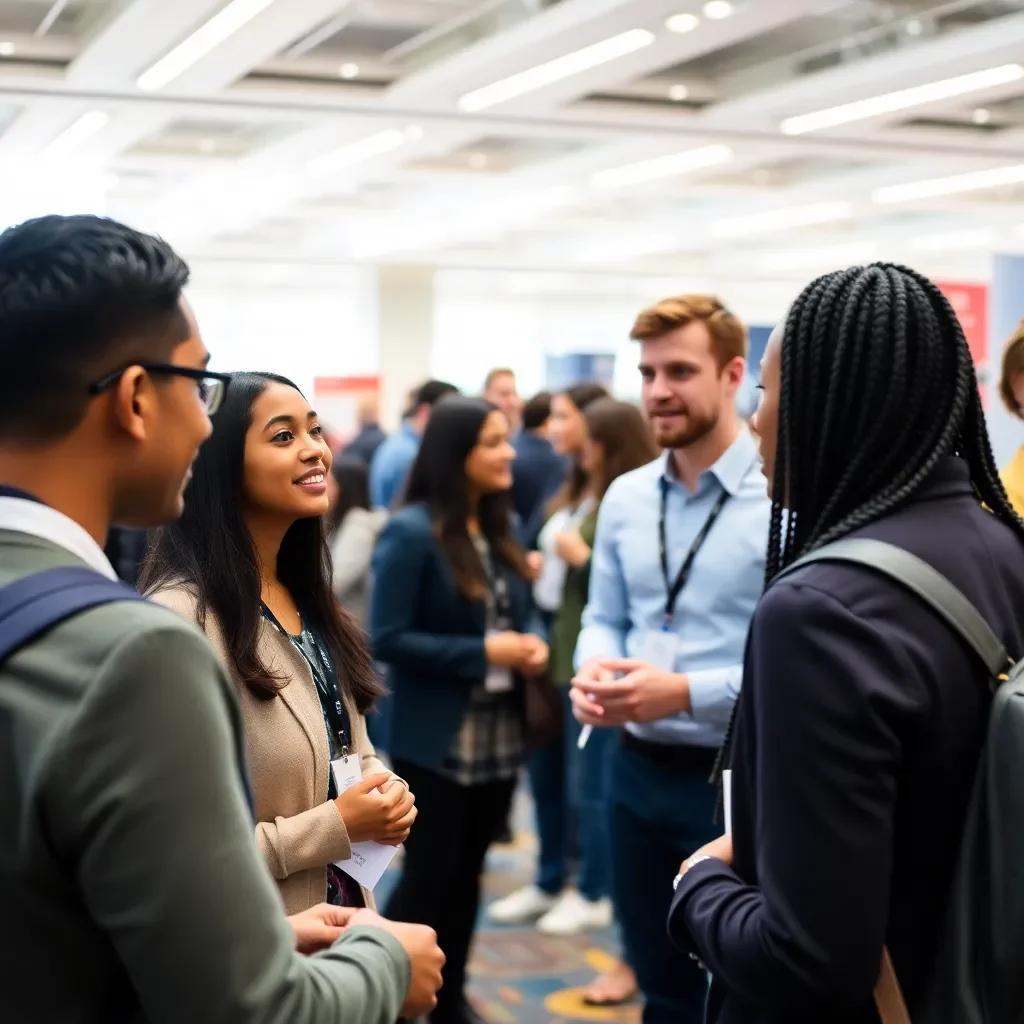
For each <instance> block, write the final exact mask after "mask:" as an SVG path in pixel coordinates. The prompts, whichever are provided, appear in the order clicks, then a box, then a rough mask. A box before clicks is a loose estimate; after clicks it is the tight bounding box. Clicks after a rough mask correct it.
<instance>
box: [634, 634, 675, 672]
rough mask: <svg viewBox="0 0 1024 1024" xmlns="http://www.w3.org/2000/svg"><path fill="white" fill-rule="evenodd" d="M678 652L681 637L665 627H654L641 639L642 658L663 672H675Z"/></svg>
mask: <svg viewBox="0 0 1024 1024" xmlns="http://www.w3.org/2000/svg"><path fill="white" fill-rule="evenodd" d="M678 654H679V637H678V636H677V635H676V634H675V633H669V632H667V631H666V630H664V629H652V630H650V631H649V632H647V633H644V636H643V639H642V640H641V641H640V660H641V661H646V662H647V664H648V665H650V666H651V667H652V668H657V669H661V671H662V672H675V670H676V656H677V655H678Z"/></svg>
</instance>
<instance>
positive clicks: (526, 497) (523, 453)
mask: <svg viewBox="0 0 1024 1024" xmlns="http://www.w3.org/2000/svg"><path fill="white" fill-rule="evenodd" d="M550 419H551V392H550V391H541V392H539V393H538V394H536V395H534V396H533V398H531V399H530V400H529V401H528V402H527V403H526V405H524V406H523V429H522V430H521V431H520V432H519V434H518V436H517V437H516V438H515V440H514V442H513V446H514V447H515V450H516V457H515V461H514V462H513V463H512V505H513V507H514V508H515V510H516V514H517V515H518V516H519V521H520V523H521V524H527V523H531V522H533V520H534V519H535V518H536V517H537V516H538V514H539V513H540V509H541V507H542V506H543V505H544V502H546V501H548V500H549V499H550V498H551V497H553V496H554V494H555V492H556V491H557V490H558V488H559V486H560V485H561V483H562V480H563V478H564V477H565V470H566V461H565V459H564V458H563V457H562V456H561V455H559V454H558V453H557V452H556V451H555V449H554V446H553V445H552V444H551V439H550V437H549V430H548V424H549V422H550Z"/></svg>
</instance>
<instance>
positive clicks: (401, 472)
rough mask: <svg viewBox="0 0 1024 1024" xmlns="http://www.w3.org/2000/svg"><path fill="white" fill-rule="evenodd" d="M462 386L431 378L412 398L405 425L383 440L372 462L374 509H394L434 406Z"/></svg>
mask: <svg viewBox="0 0 1024 1024" xmlns="http://www.w3.org/2000/svg"><path fill="white" fill-rule="evenodd" d="M458 393H459V389H458V388H457V387H455V385H454V384H448V383H446V382H445V381H443V380H428V381H427V382H426V384H424V385H423V386H422V387H421V388H420V389H419V390H418V391H417V392H416V395H415V397H414V399H413V407H412V409H411V410H410V412H409V415H408V416H406V418H405V419H404V420H403V421H402V426H401V427H400V428H399V429H398V431H396V432H395V433H394V434H392V435H391V437H389V438H388V439H387V440H386V441H384V442H383V443H382V444H381V445H380V447H379V448H378V449H377V451H376V452H375V453H374V456H373V461H372V462H371V463H370V503H371V504H372V505H373V507H374V508H391V507H392V506H393V505H394V503H395V501H396V499H397V498H398V497H399V495H400V494H401V493H402V488H403V487H404V486H405V479H406V477H407V476H408V475H409V470H410V469H412V464H413V462H415V461H416V453H417V452H418V451H419V450H420V438H421V437H422V436H423V431H424V430H425V429H426V427H427V421H428V420H429V419H430V414H431V412H432V411H433V408H434V406H435V405H436V404H437V403H438V402H439V401H440V400H441V399H442V398H444V396H445V395H456V394H458Z"/></svg>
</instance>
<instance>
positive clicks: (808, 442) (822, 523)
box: [715, 263, 1024, 776]
mask: <svg viewBox="0 0 1024 1024" xmlns="http://www.w3.org/2000/svg"><path fill="white" fill-rule="evenodd" d="M949 455H958V456H960V457H961V458H962V459H963V460H964V461H965V462H966V463H967V465H968V467H969V470H970V476H971V482H972V483H973V485H974V490H975V492H976V493H977V495H978V498H979V499H980V500H981V501H982V502H984V503H985V505H987V506H988V508H989V509H990V510H991V511H992V513H993V514H994V515H996V516H997V517H998V518H999V519H1001V520H1003V522H1005V523H1006V524H1007V525H1009V526H1010V527H1011V528H1012V529H1014V530H1015V531H1017V533H1018V534H1019V535H1020V536H1021V538H1022V539H1024V522H1022V521H1021V520H1020V519H1019V518H1018V516H1017V514H1016V513H1015V512H1014V510H1013V507H1012V506H1011V505H1010V502H1009V500H1008V499H1007V497H1006V491H1005V490H1004V489H1003V485H1002V483H1001V482H1000V479H999V472H998V470H997V468H996V464H995V459H994V458H993V456H992V446H991V444H990V442H989V437H988V431H987V429H986V427H985V418H984V414H983V412H982V407H981V398H980V395H979V393H978V382H977V379H976V377H975V373H974V362H973V359H972V358H971V353H970V350H969V348H968V346H967V341H966V339H965V338H964V334H963V330H962V329H961V327H960V322H959V320H957V317H956V314H955V313H954V312H953V308H952V306H950V304H949V302H948V301H947V300H946V297H945V296H944V295H943V294H942V292H940V291H939V289H938V288H937V287H936V286H935V285H934V284H933V283H932V282H931V281H929V280H928V279H927V278H926V277H923V276H922V275H921V274H918V273H917V272H916V271H913V270H910V269H908V268H907V267H902V266H897V265H895V264H891V263H874V264H872V265H871V266H868V267H852V268H850V269H849V270H839V271H836V272H834V273H831V274H826V275H825V276H824V277H819V278H818V279H817V280H816V281H812V282H811V284H809V285H808V286H807V287H806V288H805V289H804V290H803V292H802V293H801V294H800V295H799V297H798V298H797V300H796V301H795V302H794V303H793V305H792V306H791V307H790V310H789V315H788V316H787V318H786V326H785V333H784V335H783V340H782V372H781V380H780V387H779V419H778V441H777V445H776V455H775V475H774V479H773V495H774V499H773V501H772V515H771V527H770V530H769V534H768V555H767V564H766V568H765V585H766V586H767V585H768V584H769V583H771V581H772V580H773V579H774V578H775V577H776V576H777V575H778V574H779V573H780V572H781V571H782V570H783V569H785V568H786V567H787V566H789V565H791V564H792V563H793V562H794V561H796V560H797V559H799V558H801V557H802V556H803V555H806V554H808V553H809V552H811V551H813V550H815V549H816V548H820V547H823V546H824V545H826V544H829V543H831V542H832V541H834V540H838V539H839V538H840V537H843V536H845V535H846V534H848V533H850V532H851V531H853V530H857V529H859V528H860V527H862V526H865V525H866V524H868V523H871V522H874V521H876V520H878V519H881V518H882V517H883V516H885V515H887V514H888V513H889V512H891V511H893V510H894V509H896V508H898V507H899V506H901V505H903V504H905V503H906V502H907V501H909V500H910V499H911V498H913V497H914V495H915V494H916V493H917V492H918V490H920V488H921V487H922V485H923V484H924V483H925V482H926V481H927V479H928V478H929V476H930V475H931V474H932V472H933V471H934V470H935V467H936V466H937V465H938V463H939V462H940V460H941V459H943V458H945V457H946V456H949ZM783 503H785V507H784V504H783ZM732 728H733V720H730V723H729V728H728V730H727V731H726V738H725V742H724V744H723V753H722V755H721V756H720V757H719V762H718V764H717V765H716V769H715V775H716V776H717V775H718V774H719V769H720V768H721V767H722V766H724V765H725V764H726V763H727V760H728V748H729V744H730V740H731V735H732Z"/></svg>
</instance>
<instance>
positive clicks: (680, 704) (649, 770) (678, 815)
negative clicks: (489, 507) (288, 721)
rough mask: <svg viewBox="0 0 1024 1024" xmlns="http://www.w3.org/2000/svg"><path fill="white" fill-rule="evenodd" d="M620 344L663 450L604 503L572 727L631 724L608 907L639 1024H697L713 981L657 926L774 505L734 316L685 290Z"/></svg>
mask: <svg viewBox="0 0 1024 1024" xmlns="http://www.w3.org/2000/svg"><path fill="white" fill-rule="evenodd" d="M631 336H632V337H633V338H634V339H635V340H637V341H639V343H640V374H641V378H642V388H641V393H642V396H643V403H644V410H645V412H646V413H647V415H648V418H649V419H650V421H651V426H652V430H653V433H654V439H655V441H656V442H657V443H658V444H660V445H661V446H662V447H664V448H666V449H667V451H666V452H665V455H664V457H663V458H660V459H658V460H657V461H655V462H652V463H651V464H650V465H648V466H644V467H643V468H641V469H636V470H634V471H633V472H632V473H626V474H623V475H622V476H620V477H619V478H618V479H617V480H616V481H615V482H614V483H613V484H612V485H611V487H609V489H608V493H607V494H606V495H605V496H604V500H603V501H602V502H601V510H600V514H599V516H598V523H597V532H596V534H595V539H594V547H593V553H592V556H591V562H590V594H589V598H588V601H587V607H586V610H585V612H584V613H583V629H582V631H581V632H580V636H579V641H578V643H577V647H576V662H577V664H578V665H579V672H578V674H577V675H576V677H575V678H574V680H573V689H572V694H571V696H572V701H573V706H574V709H575V714H576V717H577V718H578V719H579V720H580V721H581V722H582V723H583V724H585V725H590V726H592V727H593V728H594V729H595V730H599V729H602V728H606V729H621V728H622V727H625V728H624V729H623V731H622V732H620V733H619V739H618V742H616V743H615V744H614V746H613V750H612V758H611V769H610V797H609V800H608V808H609V826H608V827H609V836H610V845H611V851H612V857H611V861H612V871H611V879H612V901H613V904H614V907H615V915H616V918H617V919H618V922H619V925H620V927H621V930H622V937H623V941H624V944H625V949H626V959H627V960H628V961H629V964H630V965H631V966H632V967H633V969H634V970H635V971H636V975H637V980H638V983H639V986H640V991H641V992H642V994H643V996H644V999H645V1005H644V1021H645V1024H669V1022H671V1024H698V1022H700V1021H702V1019H703V1015H704V1004H705V1001H706V999H707V976H706V974H705V973H704V972H703V971H702V970H701V969H700V967H699V966H698V965H697V964H696V963H694V962H692V961H689V960H687V959H685V958H683V957H680V956H679V953H678V951H677V950H676V949H675V947H674V946H673V945H672V943H671V941H670V940H669V937H668V934H667V932H666V929H665V927H664V923H665V916H666V915H667V913H668V909H669V905H670V903H671V897H672V879H673V878H674V877H675V875H676V873H677V872H678V870H679V864H680V863H681V862H682V861H683V860H684V859H685V858H686V857H688V856H690V855H691V854H692V853H694V852H695V851H696V850H697V849H698V848H699V847H700V846H702V845H704V843H706V842H707V841H708V840H710V839H711V838H713V837H714V836H715V835H717V834H718V832H719V828H718V827H716V825H715V820H714V818H715V807H716V796H717V792H716V788H715V787H714V786H713V785H711V783H710V781H709V778H710V776H711V772H712V769H713V767H714V765H715V762H716V756H717V753H718V749H719V747H720V745H721V743H722V740H723V738H724V735H725V732H726V728H727V723H728V721H729V717H730V714H731V711H732V707H733V704H734V702H735V700H736V697H737V695H738V693H739V689H740V684H741V681H742V678H743V648H744V642H745V639H746V635H747V629H748V626H749V624H750V618H751V615H752V614H753V611H754V606H755V604H756V602H757V599H758V597H759V596H760V593H761V590H762V588H763V585H764V557H765V556H764V552H765V545H766V541H767V537H768V523H769V518H770V514H771V505H770V503H769V501H768V498H767V495H766V489H765V481H764V477H763V476H762V475H761V472H760V467H761V462H760V459H759V458H758V453H757V448H756V445H755V443H754V440H753V438H752V437H751V435H750V433H749V431H748V430H747V427H746V425H745V424H744V423H743V421H742V420H741V419H740V417H739V415H738V414H737V410H736V390H737V388H739V386H740V382H741V381H742V380H743V375H744V372H745V369H746V352H747V332H746V328H745V327H744V326H743V324H742V323H741V322H740V321H739V319H738V318H737V317H736V316H734V315H733V314H732V313H731V312H729V310H727V309H726V308H725V307H724V306H723V305H722V304H721V302H720V301H719V300H718V299H717V298H715V297H714V296H711V295H683V296H679V297H675V298H670V299H666V300H665V301H663V302H660V303H658V304H657V305H655V306H653V307H651V308H650V309H647V310H644V311H643V312H641V313H640V315H639V316H638V317H637V319H636V322H635V323H634V326H633V330H632V332H631ZM595 738H596V737H595V736H591V739H590V742H593V741H594V739H595ZM588 746H589V744H588Z"/></svg>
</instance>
